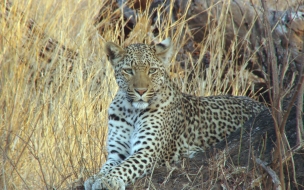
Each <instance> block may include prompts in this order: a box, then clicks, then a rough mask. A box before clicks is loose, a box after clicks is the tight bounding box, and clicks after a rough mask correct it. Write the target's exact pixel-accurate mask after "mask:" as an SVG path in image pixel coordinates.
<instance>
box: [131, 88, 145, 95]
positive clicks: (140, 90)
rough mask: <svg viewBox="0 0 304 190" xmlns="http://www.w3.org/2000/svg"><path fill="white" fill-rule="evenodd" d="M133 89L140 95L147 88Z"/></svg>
mask: <svg viewBox="0 0 304 190" xmlns="http://www.w3.org/2000/svg"><path fill="white" fill-rule="evenodd" d="M134 90H135V92H137V93H138V94H139V95H141V96H142V95H143V94H144V93H146V92H147V91H148V89H147V88H134Z"/></svg>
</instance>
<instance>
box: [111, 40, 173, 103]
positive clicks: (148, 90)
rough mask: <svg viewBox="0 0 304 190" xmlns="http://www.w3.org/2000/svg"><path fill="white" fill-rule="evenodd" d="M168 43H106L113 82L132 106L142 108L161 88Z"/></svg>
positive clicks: (164, 79)
mask: <svg viewBox="0 0 304 190" xmlns="http://www.w3.org/2000/svg"><path fill="white" fill-rule="evenodd" d="M168 46H170V42H169V44H165V45H164V44H157V45H155V46H149V45H146V44H132V45H130V46H128V47H127V48H125V49H122V48H120V47H119V46H117V45H115V44H113V43H108V44H107V45H106V48H107V53H108V55H109V58H110V61H111V63H112V65H113V67H114V70H115V78H116V82H117V84H118V86H119V88H120V89H122V90H124V91H125V92H126V93H127V95H128V98H129V100H130V101H131V102H132V105H133V107H135V108H138V109H145V108H147V107H148V106H149V104H150V103H151V101H152V100H153V98H154V97H155V96H156V95H157V93H158V92H159V91H160V90H161V89H162V87H163V86H164V84H165V82H166V77H167V73H166V70H165V67H164V63H163V61H165V60H164V58H165V59H167V57H164V54H166V53H168V52H167V51H168V48H169V47H168Z"/></svg>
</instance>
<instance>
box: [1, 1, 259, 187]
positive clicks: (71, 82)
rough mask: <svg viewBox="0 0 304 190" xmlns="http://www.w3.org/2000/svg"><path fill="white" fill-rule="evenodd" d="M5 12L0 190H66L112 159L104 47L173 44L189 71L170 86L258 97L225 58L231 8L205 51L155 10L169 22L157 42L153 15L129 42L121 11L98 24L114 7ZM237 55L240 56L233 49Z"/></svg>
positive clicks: (17, 4)
mask: <svg viewBox="0 0 304 190" xmlns="http://www.w3.org/2000/svg"><path fill="white" fill-rule="evenodd" d="M8 4H9V3H6V2H2V3H0V6H1V7H0V9H1V15H0V16H1V18H0V25H1V28H2V29H1V32H0V49H1V51H0V52H1V54H0V74H1V79H0V94H1V96H0V131H1V133H0V134H1V139H2V140H1V141H0V147H1V149H0V152H1V156H2V159H1V165H0V166H1V174H0V177H1V180H0V181H1V182H0V188H1V189H61V188H67V187H69V186H70V185H71V184H72V182H73V181H75V180H76V179H79V178H82V177H83V178H86V177H88V176H90V175H92V174H94V173H96V172H97V171H98V170H99V168H100V166H101V165H102V163H103V162H104V161H105V156H106V154H105V150H104V147H105V138H106V134H107V108H108V106H109V104H110V102H111V100H112V98H113V96H114V95H115V92H116V90H117V86H116V84H115V81H114V76H113V73H112V69H111V66H110V65H109V63H108V62H107V61H106V56H105V54H104V52H103V50H102V46H103V43H104V42H105V41H114V42H116V43H119V44H121V45H123V46H126V45H129V44H131V43H136V42H145V43H151V42H158V41H160V40H161V39H164V38H165V37H166V36H171V37H172V38H173V40H174V43H175V52H176V54H174V56H173V58H172V60H173V61H172V63H173V64H172V66H171V71H172V67H176V66H178V65H184V68H183V69H182V70H179V69H177V71H176V72H175V73H172V78H173V80H175V81H176V82H177V83H178V84H179V86H180V88H181V90H182V91H183V92H189V93H191V94H195V95H215V94H226V93H228V92H229V93H231V94H233V95H244V94H246V92H247V90H248V89H250V88H252V83H251V81H252V80H251V79H250V77H251V73H250V71H247V70H246V69H245V68H246V64H247V63H246V62H245V63H244V64H243V65H234V64H231V63H233V62H234V60H231V59H228V58H227V57H226V58H225V57H224V56H223V55H224V54H227V52H226V51H225V50H224V49H225V47H224V44H223V43H222V42H223V41H224V37H225V36H224V35H222V34H223V33H225V25H226V24H227V23H226V18H227V14H226V12H225V11H226V9H222V12H221V13H220V19H219V20H218V22H219V23H218V24H217V25H213V26H212V31H213V33H212V34H211V35H209V36H207V38H206V39H205V44H203V45H198V44H195V43H194V42H193V41H192V40H193V36H192V34H191V31H190V30H189V28H188V26H187V24H186V22H187V19H186V17H185V15H184V16H183V15H181V17H180V19H178V20H176V21H172V20H171V19H170V20H169V19H164V18H166V17H167V18H169V17H168V14H169V16H170V14H172V13H171V12H169V13H168V12H166V11H164V10H163V9H162V8H163V7H161V6H159V7H157V8H156V9H155V10H156V13H157V14H158V15H160V17H159V19H160V18H162V20H161V21H160V20H156V21H155V23H156V24H158V28H159V36H158V37H157V38H155V37H154V36H153V32H152V31H153V29H154V28H153V27H154V26H153V25H152V23H151V22H150V17H149V16H150V15H148V11H146V12H143V13H142V14H141V15H140V16H139V17H137V18H136V21H137V22H136V23H137V24H136V26H134V29H133V30H132V31H131V32H130V33H128V34H127V36H126V35H125V34H124V33H123V32H122V29H123V28H124V27H125V26H126V24H127V23H126V21H125V19H124V18H123V17H122V16H121V14H120V13H119V10H114V11H106V12H103V15H102V19H101V21H100V22H99V23H98V25H96V23H94V19H93V18H96V14H98V13H100V8H101V7H109V6H111V7H115V6H114V5H113V4H112V1H103V0H99V1H93V0H82V1H77V2H76V1H72V0H68V1H59V0H57V1H47V0H44V1H38V0H32V1H27V2H24V1H22V0H14V1H12V2H11V4H10V5H9V6H8ZM171 6H173V5H171ZM8 7H9V8H8ZM102 10H104V9H102ZM161 16H162V17H161ZM100 28H101V29H100ZM98 29H99V30H98ZM235 43H236V44H237V43H238V42H235ZM187 44H190V46H191V47H190V48H189V49H190V50H191V51H188V50H189V49H187V48H185V46H186V45H187ZM195 48H198V49H199V52H200V53H199V54H196V51H197V49H195ZM230 51H231V52H228V53H232V52H234V51H235V49H233V46H232V48H231V49H230ZM208 54H211V55H212V59H211V60H210V62H208V63H209V66H208V67H201V66H200V65H199V64H198V63H200V62H203V61H204V59H205V58H206V55H208ZM195 57H196V58H195ZM176 59H177V60H176ZM175 60H176V61H175ZM196 60H198V61H196ZM185 68H186V69H185ZM187 68H189V70H187ZM168 71H169V68H168ZM224 72H225V73H226V75H225V77H224V78H223V77H222V76H223V75H222V74H223V73H224ZM176 73H177V74H176ZM189 78H191V80H189ZM251 95H252V96H253V94H251Z"/></svg>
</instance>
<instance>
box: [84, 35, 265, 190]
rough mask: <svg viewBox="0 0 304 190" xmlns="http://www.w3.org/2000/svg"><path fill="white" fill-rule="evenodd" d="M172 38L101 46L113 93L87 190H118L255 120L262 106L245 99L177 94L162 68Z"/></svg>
mask: <svg viewBox="0 0 304 190" xmlns="http://www.w3.org/2000/svg"><path fill="white" fill-rule="evenodd" d="M172 44H173V43H172V41H171V38H166V39H165V40H163V41H162V42H160V43H156V44H153V45H148V44H145V43H137V44H131V45H129V46H127V47H125V48H123V47H121V46H119V45H117V44H115V43H113V42H107V43H106V44H105V47H104V49H105V53H106V54H107V57H108V60H109V62H110V63H111V65H112V67H113V70H114V75H115V79H116V82H117V85H118V87H119V88H118V91H117V93H116V95H115V97H114V99H113V101H112V102H111V104H110V106H109V109H108V137H107V152H108V155H107V160H106V162H105V164H104V165H103V166H102V168H101V170H100V172H99V173H98V174H96V175H94V176H91V177H89V178H88V179H87V180H86V181H85V182H84V187H85V189H86V190H96V189H115V190H116V189H117V190H123V189H125V188H126V187H127V186H128V185H130V184H132V183H134V182H135V181H136V180H138V179H140V178H142V177H143V176H145V175H147V174H148V173H151V172H153V168H155V167H158V166H163V165H166V164H167V163H169V164H171V163H176V162H179V161H180V160H181V159H182V158H184V157H189V158H192V157H194V156H195V155H196V154H197V153H198V152H202V151H204V150H206V149H207V148H208V147H211V146H213V145H215V144H216V143H218V142H220V141H222V140H224V139H225V138H226V137H227V136H228V135H229V134H231V133H232V132H234V131H235V130H236V129H238V128H240V127H242V126H243V125H244V123H245V122H246V121H248V120H249V119H250V118H252V117H256V116H257V115H258V114H259V113H260V112H261V111H262V110H264V109H265V105H264V104H263V103H261V102H258V101H255V100H253V99H251V98H249V97H246V96H232V95H215V96H202V97H198V96H194V95H190V94H186V93H183V92H181V91H180V89H179V87H178V85H177V84H176V83H175V82H174V81H172V80H171V78H170V74H169V72H168V71H167V70H168V69H166V68H167V65H168V64H169V62H170V59H171V57H172V55H173V49H174V48H173V45H172Z"/></svg>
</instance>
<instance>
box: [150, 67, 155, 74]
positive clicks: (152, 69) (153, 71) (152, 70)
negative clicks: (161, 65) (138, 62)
mask: <svg viewBox="0 0 304 190" xmlns="http://www.w3.org/2000/svg"><path fill="white" fill-rule="evenodd" d="M156 71H157V69H156V68H150V69H149V74H154V73H156Z"/></svg>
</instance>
